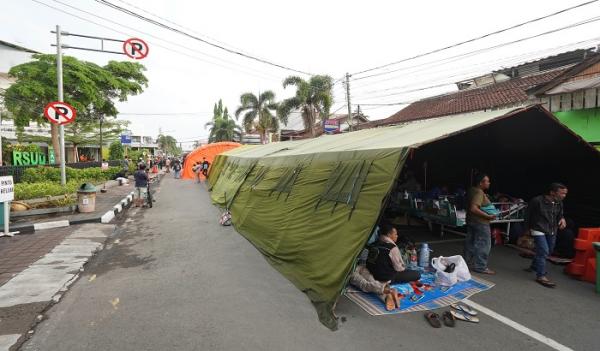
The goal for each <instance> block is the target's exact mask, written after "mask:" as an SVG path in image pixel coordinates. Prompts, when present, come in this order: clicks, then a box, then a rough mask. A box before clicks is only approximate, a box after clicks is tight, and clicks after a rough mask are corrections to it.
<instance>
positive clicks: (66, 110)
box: [44, 25, 149, 185]
mask: <svg viewBox="0 0 600 351" xmlns="http://www.w3.org/2000/svg"><path fill="white" fill-rule="evenodd" d="M52 33H56V44H53V46H56V76H57V81H58V101H55V102H52V103H50V104H48V105H47V106H46V109H45V110H44V114H45V115H46V118H47V119H48V120H50V122H52V123H55V124H58V128H59V129H58V133H59V138H60V150H59V154H60V184H61V185H65V184H66V183H67V177H66V170H65V154H66V153H65V130H64V127H63V125H65V124H68V123H71V122H73V121H74V120H75V115H76V111H75V109H74V108H73V107H72V106H70V105H69V104H66V103H64V101H63V100H64V96H63V72H62V68H63V67H62V49H75V50H85V51H95V52H104V53H110V54H120V55H127V56H128V57H130V58H132V59H136V60H141V59H143V58H145V57H146V56H148V51H149V47H148V44H146V42H145V41H143V40H142V39H139V38H130V39H127V40H119V39H111V38H103V37H95V36H91V35H83V34H73V33H69V32H61V30H60V26H59V25H56V31H52ZM63 35H66V36H74V37H79V38H87V39H97V40H100V45H101V48H100V49H92V48H82V47H77V46H69V45H64V44H62V43H61V37H62V36H63ZM105 41H110V42H120V43H123V51H122V52H119V51H109V50H104V42H105ZM100 123H102V122H100ZM100 128H102V126H101V127H100ZM100 135H102V131H101V132H100ZM100 138H102V136H101V137H100ZM100 143H101V144H102V141H101V142H100ZM130 143H131V141H130ZM100 154H102V145H100ZM100 158H102V155H101V156H100Z"/></svg>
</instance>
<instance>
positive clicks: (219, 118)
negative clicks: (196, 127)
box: [204, 99, 242, 143]
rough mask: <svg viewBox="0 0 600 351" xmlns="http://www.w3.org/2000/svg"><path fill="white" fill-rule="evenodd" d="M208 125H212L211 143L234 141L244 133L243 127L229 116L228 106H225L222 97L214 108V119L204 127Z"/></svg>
mask: <svg viewBox="0 0 600 351" xmlns="http://www.w3.org/2000/svg"><path fill="white" fill-rule="evenodd" d="M206 127H210V134H209V136H208V142H209V143H216V142H219V141H233V140H234V138H235V137H236V136H237V137H241V134H242V133H241V132H242V128H240V126H238V125H237V124H236V123H235V121H234V120H233V119H232V118H231V116H229V111H228V110H227V107H225V108H223V101H221V100H220V99H219V102H218V103H216V104H215V107H214V108H213V119H212V121H211V122H208V123H206V124H205V125H204V128H206Z"/></svg>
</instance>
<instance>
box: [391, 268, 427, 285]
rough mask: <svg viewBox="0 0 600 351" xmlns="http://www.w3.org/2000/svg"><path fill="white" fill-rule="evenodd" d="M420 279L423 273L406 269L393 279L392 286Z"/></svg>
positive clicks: (397, 273)
mask: <svg viewBox="0 0 600 351" xmlns="http://www.w3.org/2000/svg"><path fill="white" fill-rule="evenodd" d="M419 279H421V273H419V271H413V270H410V269H405V270H403V271H402V272H396V274H395V275H394V278H392V284H396V283H408V282H412V281H415V280H419Z"/></svg>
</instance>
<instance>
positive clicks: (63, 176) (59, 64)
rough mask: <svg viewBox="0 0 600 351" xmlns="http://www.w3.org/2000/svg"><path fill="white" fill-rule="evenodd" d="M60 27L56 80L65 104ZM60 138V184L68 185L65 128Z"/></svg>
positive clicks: (61, 99) (57, 40)
mask: <svg viewBox="0 0 600 351" xmlns="http://www.w3.org/2000/svg"><path fill="white" fill-rule="evenodd" d="M60 34H61V33H60V26H59V25H56V78H57V81H58V101H60V102H64V97H63V72H62V68H63V67H62V45H61V42H60ZM58 137H59V140H60V150H59V152H60V184H61V185H63V186H64V185H66V184H67V174H66V170H65V127H64V126H63V125H62V124H61V125H59V126H58Z"/></svg>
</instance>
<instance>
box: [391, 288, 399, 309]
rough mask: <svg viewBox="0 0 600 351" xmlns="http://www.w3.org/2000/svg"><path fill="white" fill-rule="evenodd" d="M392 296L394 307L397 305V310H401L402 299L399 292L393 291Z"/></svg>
mask: <svg viewBox="0 0 600 351" xmlns="http://www.w3.org/2000/svg"><path fill="white" fill-rule="evenodd" d="M390 295H392V300H394V305H396V308H400V297H399V296H398V290H396V289H392V291H391V292H390Z"/></svg>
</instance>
